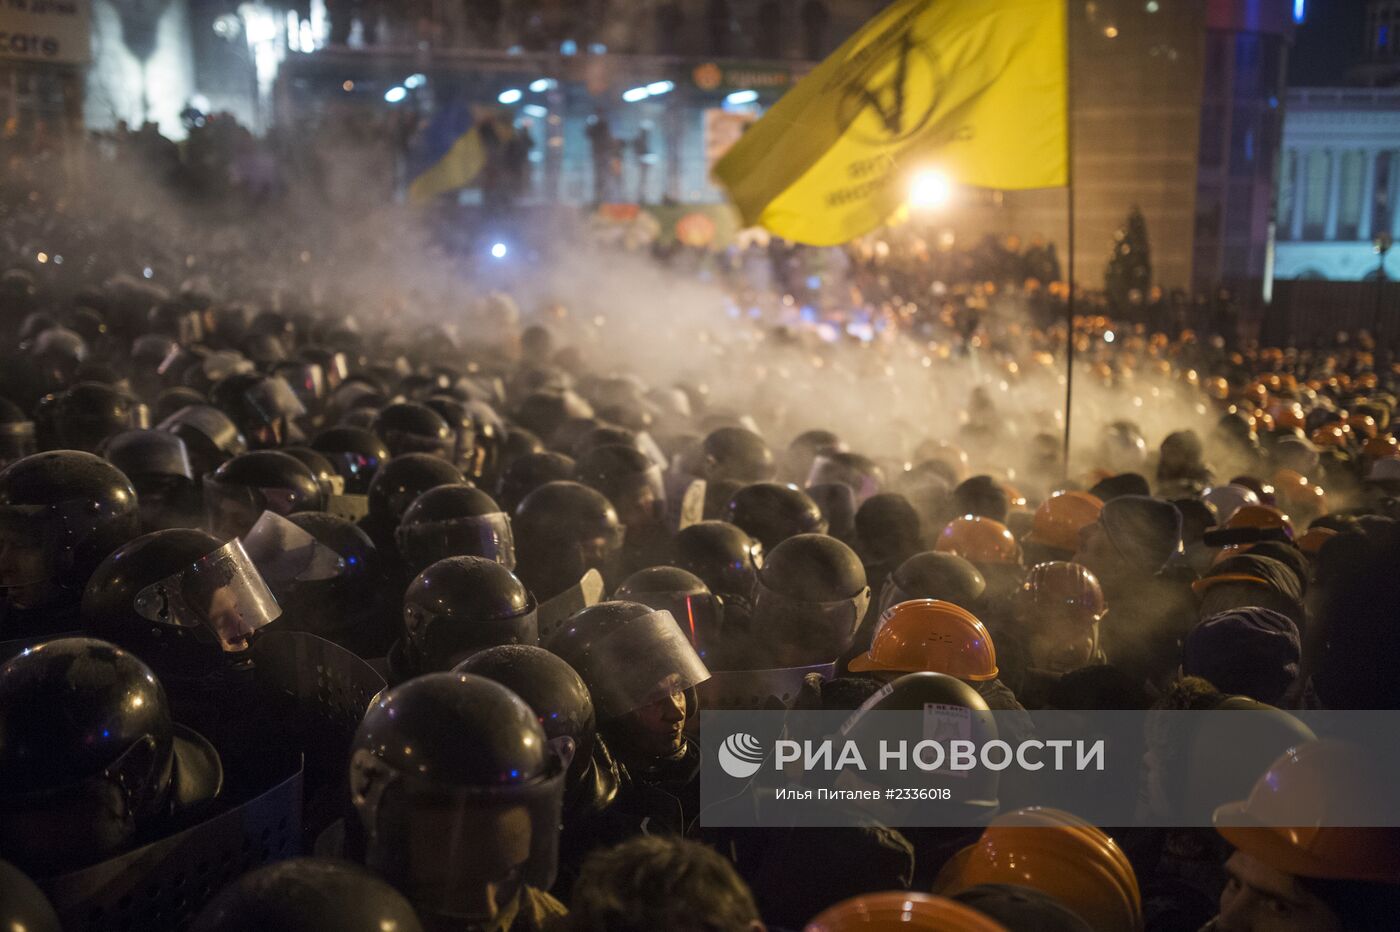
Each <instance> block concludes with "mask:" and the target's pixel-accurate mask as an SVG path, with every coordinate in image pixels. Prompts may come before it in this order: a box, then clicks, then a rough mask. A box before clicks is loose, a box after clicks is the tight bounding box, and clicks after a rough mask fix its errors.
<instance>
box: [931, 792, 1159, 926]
mask: <svg viewBox="0 0 1400 932" xmlns="http://www.w3.org/2000/svg"><path fill="white" fill-rule="evenodd" d="M988 883H1000V884H1015V885H1018V886H1023V887H1030V888H1032V889H1035V890H1039V891H1040V892H1042V893H1045V894H1047V895H1049V896H1051V897H1054V898H1055V899H1056V900H1058V901H1059V902H1060V903H1062V904H1064V905H1065V906H1066V907H1068V908H1069V909H1070V910H1072V911H1073V912H1075V913H1076V914H1077V915H1078V916H1079V917H1080V918H1081V919H1083V920H1084V921H1085V922H1086V923H1087V924H1088V925H1089V927H1090V928H1092V929H1094V930H1095V932H1139V930H1141V929H1142V925H1143V917H1142V893H1141V891H1140V890H1139V889H1138V882H1137V875H1136V874H1135V873H1134V872H1133V867H1132V865H1131V864H1130V863H1129V862H1128V858H1127V856H1126V855H1125V854H1124V853H1123V850H1122V849H1121V848H1119V847H1118V843H1117V842H1115V841H1114V840H1113V839H1112V838H1110V837H1109V836H1108V835H1107V834H1105V833H1104V832H1103V831H1102V830H1100V829H1098V828H1096V827H1095V826H1093V825H1091V824H1089V823H1088V822H1085V821H1084V820H1083V819H1080V818H1079V817H1078V816H1074V815H1071V814H1070V813H1068V812H1063V811H1061V810H1058V809H1048V808H1041V807H1032V808H1028V809H1017V810H1015V811H1013V812H1008V813H1005V814H1004V815H1000V816H998V817H997V818H996V819H993V820H992V822H991V824H990V825H988V826H987V827H986V829H984V830H983V831H982V837H981V838H979V839H978V840H977V841H976V842H974V843H973V844H971V845H969V846H968V847H966V848H964V849H962V850H961V851H959V852H958V853H957V854H955V855H954V856H953V858H952V860H950V861H949V862H948V863H947V864H946V865H944V867H943V870H942V871H940V872H939V874H938V877H937V879H936V880H934V883H933V889H934V890H935V891H937V892H938V893H942V894H945V895H949V896H952V895H954V894H957V893H960V892H962V891H963V890H967V889H969V888H971V887H975V886H978V885H980V884H988Z"/></svg>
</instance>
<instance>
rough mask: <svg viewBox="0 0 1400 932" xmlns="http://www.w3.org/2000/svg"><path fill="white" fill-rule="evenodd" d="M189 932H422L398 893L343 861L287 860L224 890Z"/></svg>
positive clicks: (263, 868)
mask: <svg viewBox="0 0 1400 932" xmlns="http://www.w3.org/2000/svg"><path fill="white" fill-rule="evenodd" d="M190 929H191V932H246V930H249V929H258V930H261V932H320V930H321V929H336V930H338V932H386V930H389V932H422V929H423V926H422V925H421V924H420V923H419V922H418V917H417V916H416V915H415V914H414V912H413V907H412V906H410V905H409V903H408V900H406V899H404V897H403V895H402V894H401V893H399V892H398V891H397V890H395V889H394V888H393V887H391V886H389V885H388V884H387V883H385V882H384V881H383V880H381V879H380V878H378V877H376V876H375V875H374V874H372V873H370V872H369V871H367V870H365V869H364V868H363V867H360V866H359V865H357V864H352V863H350V862H349V861H342V860H331V859H328V858H292V859H291V860H287V861H277V862H275V863H272V864H267V865H264V866H263V867H260V868H258V869H257V870H255V871H250V872H249V873H246V874H244V875H243V876H242V877H239V878H238V879H237V880H235V881H234V882H233V883H231V884H229V885H228V886H226V887H224V889H223V890H221V891H220V892H219V893H218V895H216V896H215V897H214V899H213V900H211V901H210V902H209V904H208V905H207V906H205V907H204V909H203V910H202V911H201V912H200V914H199V916H198V917H197V918H196V919H195V921H194V925H192V926H191V927H190Z"/></svg>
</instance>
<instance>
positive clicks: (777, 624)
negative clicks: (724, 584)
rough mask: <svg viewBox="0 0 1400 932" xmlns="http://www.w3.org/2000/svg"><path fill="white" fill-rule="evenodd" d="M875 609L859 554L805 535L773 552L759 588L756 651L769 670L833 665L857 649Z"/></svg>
mask: <svg viewBox="0 0 1400 932" xmlns="http://www.w3.org/2000/svg"><path fill="white" fill-rule="evenodd" d="M869 606H870V587H869V586H867V585H866V580H865V568H864V567H863V566H862V565H861V562H860V557H858V556H856V553H855V551H854V550H852V549H851V548H850V547H847V546H846V545H845V544H843V543H841V542H840V541H839V540H837V539H836V538H834V537H828V536H826V535H825V534H799V535H797V536H796V537H791V538H788V539H787V540H785V541H783V542H782V543H781V544H779V545H778V546H777V547H774V548H773V550H772V551H771V552H770V553H768V555H767V557H766V559H765V560H764V564H763V569H762V570H761V571H760V572H759V574H758V584H757V586H755V588H754V598H753V632H754V638H755V647H756V648H757V649H758V650H759V652H760V653H761V654H762V655H764V656H763V659H764V664H763V665H764V666H765V667H774V668H777V667H803V666H810V665H812V664H819V663H830V662H831V661H833V660H835V659H836V658H838V657H840V656H841V654H843V653H844V652H845V651H846V649H847V648H849V647H850V646H851V640H852V638H853V637H854V636H855V633H856V627H857V626H858V625H859V624H860V621H861V619H862V618H864V617H865V611H866V609H867V608H869Z"/></svg>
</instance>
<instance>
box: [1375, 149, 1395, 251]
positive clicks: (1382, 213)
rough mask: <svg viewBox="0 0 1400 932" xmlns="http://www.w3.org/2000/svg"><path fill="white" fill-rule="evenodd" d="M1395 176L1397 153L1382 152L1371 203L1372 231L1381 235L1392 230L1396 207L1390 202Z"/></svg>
mask: <svg viewBox="0 0 1400 932" xmlns="http://www.w3.org/2000/svg"><path fill="white" fill-rule="evenodd" d="M1394 174H1395V153H1394V152H1382V153H1380V154H1379V155H1377V156H1376V187H1375V190H1374V193H1373V200H1372V202H1371V211H1372V213H1371V230H1372V231H1373V232H1375V233H1379V232H1381V231H1382V230H1389V229H1390V228H1391V217H1392V216H1394V214H1393V211H1394V209H1395V208H1394V205H1393V204H1392V203H1391V200H1390V187H1391V183H1392V182H1391V177H1392V176H1393V175H1394Z"/></svg>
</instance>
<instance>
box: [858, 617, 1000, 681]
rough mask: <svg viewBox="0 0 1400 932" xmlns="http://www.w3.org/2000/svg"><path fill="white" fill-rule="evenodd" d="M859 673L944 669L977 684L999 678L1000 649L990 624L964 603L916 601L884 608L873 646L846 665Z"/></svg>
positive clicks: (952, 674)
mask: <svg viewBox="0 0 1400 932" xmlns="http://www.w3.org/2000/svg"><path fill="white" fill-rule="evenodd" d="M847 669H849V670H851V671H852V672H855V673H866V672H869V671H872V670H892V671H897V672H901V673H944V674H947V675H948V676H955V677H957V678H958V679H960V680H969V681H971V682H974V683H979V682H983V681H985V680H994V679H996V677H997V673H998V672H999V671H998V670H997V651H996V647H995V646H994V645H993V644H992V636H991V635H990V634H988V633H987V627H986V625H984V624H982V622H981V621H979V620H978V618H977V616H976V615H974V614H972V613H971V612H969V611H968V610H967V609H965V608H963V607H962V606H960V605H954V604H953V603H952V602H944V601H941V600H939V599H911V600H909V601H907V602H900V603H898V604H897V605H891V606H890V607H889V608H887V609H885V613H884V614H883V615H881V616H880V625H879V627H878V628H877V629H876V631H875V638H874V640H872V641H871V643H870V650H868V651H866V652H865V653H864V654H861V655H860V656H859V657H855V658H853V659H852V660H851V662H850V663H849V664H848V665H847Z"/></svg>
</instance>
